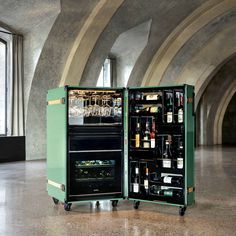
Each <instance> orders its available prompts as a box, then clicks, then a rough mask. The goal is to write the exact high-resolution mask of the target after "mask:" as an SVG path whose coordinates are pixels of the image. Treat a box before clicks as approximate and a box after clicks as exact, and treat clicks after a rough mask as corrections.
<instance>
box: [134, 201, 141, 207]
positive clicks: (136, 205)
mask: <svg viewBox="0 0 236 236" xmlns="http://www.w3.org/2000/svg"><path fill="white" fill-rule="evenodd" d="M139 204H140V201H134V209H138V207H139Z"/></svg>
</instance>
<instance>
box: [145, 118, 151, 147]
mask: <svg viewBox="0 0 236 236" xmlns="http://www.w3.org/2000/svg"><path fill="white" fill-rule="evenodd" d="M150 141H151V140H150V129H149V122H148V121H147V122H146V129H145V132H144V137H143V148H150Z"/></svg>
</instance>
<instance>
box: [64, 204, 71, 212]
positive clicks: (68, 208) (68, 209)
mask: <svg viewBox="0 0 236 236" xmlns="http://www.w3.org/2000/svg"><path fill="white" fill-rule="evenodd" d="M71 205H72V204H71V203H67V202H65V203H64V209H65V211H70V208H71Z"/></svg>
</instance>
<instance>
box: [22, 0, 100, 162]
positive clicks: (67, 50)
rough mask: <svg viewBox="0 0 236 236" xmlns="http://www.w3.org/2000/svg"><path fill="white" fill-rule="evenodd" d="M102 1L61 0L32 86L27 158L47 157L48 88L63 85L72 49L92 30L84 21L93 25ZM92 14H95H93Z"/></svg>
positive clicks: (27, 124) (28, 117)
mask: <svg viewBox="0 0 236 236" xmlns="http://www.w3.org/2000/svg"><path fill="white" fill-rule="evenodd" d="M99 2H100V3H101V2H102V3H103V2H104V1H103V0H82V1H80V7H79V8H78V2H76V1H74V0H62V1H61V12H60V14H59V15H58V17H57V19H56V21H55V23H54V25H53V27H52V29H51V31H50V33H49V35H48V37H47V40H46V42H45V43H44V46H43V49H42V51H41V54H40V57H39V60H38V62H37V66H36V68H35V72H34V77H33V81H32V83H31V87H30V95H29V102H28V111H27V119H26V146H27V150H26V158H27V159H28V158H30V159H39V158H42V157H46V106H45V104H46V95H47V90H48V89H50V88H54V87H58V85H59V84H60V80H61V78H62V74H63V71H65V70H64V68H65V65H66V63H67V60H68V58H70V56H71V55H73V53H71V50H72V51H73V45H74V42H75V40H76V38H78V35H80V38H81V41H80V40H79V42H83V39H84V38H86V37H87V34H86V32H87V31H86V29H87V30H89V29H91V28H89V27H85V26H84V24H85V22H87V23H86V25H90V24H88V22H90V21H89V20H88V18H89V17H91V14H92V12H93V9H102V8H99V7H98V8H96V6H97V4H98V3H99ZM99 6H100V7H101V5H99ZM102 6H103V5H102ZM95 15H96V14H95ZM92 16H93V17H94V14H92ZM96 16H97V15H96ZM94 19H97V18H96V17H95V18H94ZM83 27H84V28H83ZM81 29H83V32H82V33H81ZM65 42H66V43H65ZM36 98H37V99H36ZM38 111H40V113H38ZM36 137H37V138H36Z"/></svg>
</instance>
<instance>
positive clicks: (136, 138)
mask: <svg viewBox="0 0 236 236" xmlns="http://www.w3.org/2000/svg"><path fill="white" fill-rule="evenodd" d="M140 133H141V129H140V123H139V122H137V126H136V132H135V147H136V148H139V147H140V136H141V135H140Z"/></svg>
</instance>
